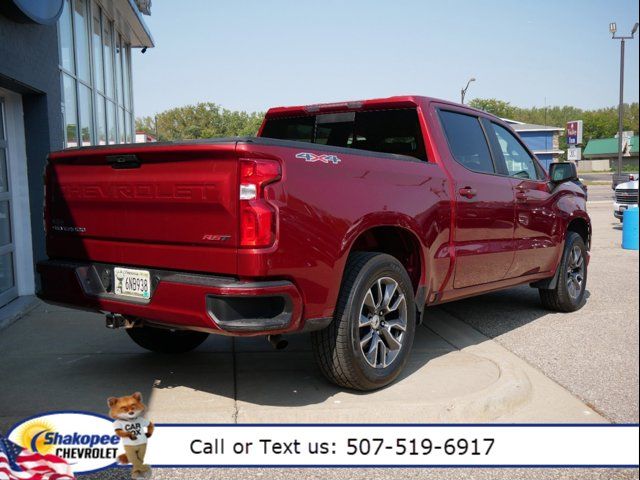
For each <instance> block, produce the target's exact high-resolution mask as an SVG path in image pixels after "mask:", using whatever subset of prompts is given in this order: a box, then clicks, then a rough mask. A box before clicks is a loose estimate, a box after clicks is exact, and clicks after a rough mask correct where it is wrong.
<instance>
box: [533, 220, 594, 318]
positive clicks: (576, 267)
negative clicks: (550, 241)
mask: <svg viewBox="0 0 640 480" xmlns="http://www.w3.org/2000/svg"><path fill="white" fill-rule="evenodd" d="M558 268H559V272H558V282H557V284H556V287H555V288H554V289H543V288H541V289H539V290H538V291H539V292H540V300H541V301H542V304H543V305H544V306H545V307H546V308H548V309H549V310H555V311H557V312H575V311H576V310H579V309H580V308H582V306H583V305H584V296H585V292H586V287H587V247H586V245H585V244H584V240H583V239H582V237H581V236H580V235H579V234H577V233H576V232H568V233H567V238H566V240H565V244H564V252H563V253H562V259H561V261H560V265H559V266H558Z"/></svg>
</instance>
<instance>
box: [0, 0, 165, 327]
mask: <svg viewBox="0 0 640 480" xmlns="http://www.w3.org/2000/svg"><path fill="white" fill-rule="evenodd" d="M150 4H151V0H46V1H44V0H0V327H1V326H2V322H3V318H4V319H5V321H7V320H6V319H8V318H9V317H10V316H11V315H16V312H19V310H20V309H21V308H24V305H26V304H27V303H29V302H31V301H32V300H33V294H34V292H35V289H36V281H37V280H36V276H35V273H34V264H35V262H37V261H38V260H40V259H43V258H44V257H45V242H44V227H43V218H42V205H43V194H44V185H43V172H44V167H45V162H46V157H47V154H48V153H49V152H50V151H52V150H60V149H62V148H66V147H75V146H88V145H105V144H113V143H125V142H132V141H134V138H135V137H134V135H135V130H134V129H135V122H134V118H135V117H134V112H133V95H134V92H133V88H132V71H131V56H132V54H133V52H135V50H133V49H138V48H142V49H145V48H149V47H153V39H152V37H151V34H150V32H149V29H148V28H147V26H146V25H145V22H144V20H143V15H149V14H150Z"/></svg>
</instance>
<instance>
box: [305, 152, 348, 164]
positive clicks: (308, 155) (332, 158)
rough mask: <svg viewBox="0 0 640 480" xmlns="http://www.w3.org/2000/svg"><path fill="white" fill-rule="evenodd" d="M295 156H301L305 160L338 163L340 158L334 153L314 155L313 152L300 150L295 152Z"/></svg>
mask: <svg viewBox="0 0 640 480" xmlns="http://www.w3.org/2000/svg"><path fill="white" fill-rule="evenodd" d="M296 158H302V159H303V160H304V161H305V162H322V163H333V164H334V165H337V164H339V163H340V162H341V161H342V160H340V159H339V158H338V157H337V156H336V155H316V154H315V153H309V152H300V153H297V154H296Z"/></svg>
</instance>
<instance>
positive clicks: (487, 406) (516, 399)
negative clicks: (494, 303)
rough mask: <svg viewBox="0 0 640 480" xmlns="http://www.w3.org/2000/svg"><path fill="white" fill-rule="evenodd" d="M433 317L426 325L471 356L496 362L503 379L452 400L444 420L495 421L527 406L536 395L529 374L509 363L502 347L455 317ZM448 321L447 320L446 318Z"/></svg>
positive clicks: (500, 377) (429, 318) (430, 317)
mask: <svg viewBox="0 0 640 480" xmlns="http://www.w3.org/2000/svg"><path fill="white" fill-rule="evenodd" d="M440 312H442V314H443V315H438V316H429V317H428V321H426V322H425V326H426V327H427V328H429V329H431V330H433V331H434V332H435V333H437V334H438V335H440V336H441V337H442V338H444V339H445V340H446V341H447V342H449V343H451V344H452V345H453V346H455V347H456V348H458V349H459V350H461V351H464V352H465V353H467V354H471V355H474V356H476V357H480V358H484V359H486V360H489V361H491V362H493V363H494V364H495V365H496V367H497V368H498V370H499V371H500V376H499V378H498V380H497V381H496V382H494V383H493V384H491V385H489V386H488V387H487V388H484V389H482V390H479V391H477V392H473V393H470V394H468V395H464V396H461V397H456V398H453V399H451V401H450V402H449V404H448V406H447V414H446V415H445V416H444V417H445V418H442V419H440V420H454V421H472V422H481V421H491V420H495V419H496V418H498V417H500V416H503V415H505V413H508V412H511V411H513V410H515V409H516V408H518V407H520V406H522V405H523V404H525V403H526V402H527V401H528V400H529V399H530V398H531V395H532V385H531V382H530V380H529V377H528V376H527V374H526V373H525V372H524V371H523V370H522V369H520V368H518V367H516V366H515V365H514V364H513V363H512V362H511V361H508V360H507V359H505V358H504V355H502V353H503V352H501V351H500V349H502V348H503V347H501V346H499V345H498V344H496V343H495V342H493V341H492V340H491V339H489V338H487V337H485V336H484V335H482V334H481V333H480V332H478V331H477V330H474V329H473V328H471V327H469V326H468V325H466V324H465V323H463V322H460V321H459V320H457V319H455V318H453V317H451V316H450V315H449V314H447V313H445V312H444V311H442V310H440ZM445 315H446V316H447V317H448V318H446V319H443V318H441V317H442V316H445Z"/></svg>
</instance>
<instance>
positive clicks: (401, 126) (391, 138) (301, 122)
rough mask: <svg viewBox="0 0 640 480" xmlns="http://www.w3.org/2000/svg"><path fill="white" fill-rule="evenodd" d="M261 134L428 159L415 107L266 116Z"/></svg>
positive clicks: (269, 136)
mask: <svg viewBox="0 0 640 480" xmlns="http://www.w3.org/2000/svg"><path fill="white" fill-rule="evenodd" d="M262 136H263V137H268V138H278V139H282V140H298V141H303V142H312V143H318V144H322V145H332V146H335V147H344V148H359V149H363V150H371V151H374V152H384V153H395V154H401V155H410V156H413V157H416V158H419V159H422V160H426V159H427V155H426V153H425V148H424V142H423V139H422V132H421V130H420V122H419V120H418V112H417V111H416V110H415V109H399V110H375V111H365V112H342V113H329V114H320V115H312V116H306V117H293V118H274V119H269V120H267V122H266V124H265V126H264V129H263V131H262Z"/></svg>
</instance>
